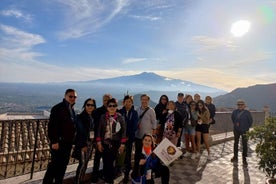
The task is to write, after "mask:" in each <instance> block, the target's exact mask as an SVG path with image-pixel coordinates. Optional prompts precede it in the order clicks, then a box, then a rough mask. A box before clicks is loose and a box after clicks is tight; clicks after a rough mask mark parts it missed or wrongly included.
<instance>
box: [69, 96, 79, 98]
mask: <svg viewBox="0 0 276 184" xmlns="http://www.w3.org/2000/svg"><path fill="white" fill-rule="evenodd" d="M69 98H77V96H69Z"/></svg>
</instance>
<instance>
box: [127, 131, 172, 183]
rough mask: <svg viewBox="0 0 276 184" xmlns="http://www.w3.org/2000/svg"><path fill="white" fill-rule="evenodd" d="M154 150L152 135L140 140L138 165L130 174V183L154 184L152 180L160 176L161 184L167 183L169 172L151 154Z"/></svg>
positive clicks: (146, 135)
mask: <svg viewBox="0 0 276 184" xmlns="http://www.w3.org/2000/svg"><path fill="white" fill-rule="evenodd" d="M154 148H155V144H154V139H153V137H152V135H150V134H145V135H144V136H143V138H142V150H141V154H140V155H139V158H140V160H139V165H135V166H134V169H133V172H132V173H131V177H132V183H134V184H135V183H142V184H154V178H155V177H160V176H161V182H162V184H168V183H169V179H170V170H169V168H168V167H167V166H165V165H163V164H162V163H161V161H160V160H159V158H158V157H157V156H156V155H155V154H154V153H153V149H154ZM154 175H155V177H154Z"/></svg>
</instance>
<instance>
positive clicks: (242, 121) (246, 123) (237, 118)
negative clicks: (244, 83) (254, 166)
mask: <svg viewBox="0 0 276 184" xmlns="http://www.w3.org/2000/svg"><path fill="white" fill-rule="evenodd" d="M237 106H238V108H237V109H235V110H234V111H233V112H232V115H231V119H232V122H233V129H234V130H233V132H234V156H233V158H231V162H238V151H239V150H238V147H239V140H240V137H242V147H243V150H242V158H243V165H244V166H247V165H248V164H247V160H246V157H247V142H248V139H247V137H246V132H247V131H248V130H249V128H250V127H251V126H252V123H253V119H252V115H251V113H250V112H249V111H248V110H246V109H245V107H246V105H245V101H244V100H241V99H240V100H238V101H237Z"/></svg>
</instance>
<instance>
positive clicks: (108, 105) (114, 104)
mask: <svg viewBox="0 0 276 184" xmlns="http://www.w3.org/2000/svg"><path fill="white" fill-rule="evenodd" d="M108 107H117V105H115V104H114V105H108Z"/></svg>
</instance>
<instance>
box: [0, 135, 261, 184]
mask: <svg viewBox="0 0 276 184" xmlns="http://www.w3.org/2000/svg"><path fill="white" fill-rule="evenodd" d="M233 143H234V142H233V140H231V141H227V142H223V143H220V144H216V145H213V146H212V147H211V154H212V161H207V153H206V150H203V152H202V155H201V156H200V158H198V159H195V160H192V159H191V158H183V159H178V160H176V161H175V162H174V164H173V166H171V167H170V184H195V183H197V184H209V183H210V184H221V183H223V184H241V183H243V184H244V183H245V184H250V183H254V184H263V183H264V182H265V179H266V176H265V174H264V172H263V171H261V170H259V169H258V161H259V159H258V158H257V156H256V153H255V152H254V150H255V147H256V143H255V142H251V141H250V142H249V148H250V149H249V150H250V151H251V154H250V157H248V159H247V160H248V167H244V166H243V164H242V156H241V155H242V154H241V153H240V152H239V157H238V163H237V164H233V163H231V162H230V159H231V158H232V156H233ZM88 170H89V171H91V168H88ZM74 176H75V172H70V173H67V174H66V179H65V180H64V184H73V181H74V180H73V178H74ZM42 177H43V174H42V175H41V177H40V179H36V180H32V181H24V182H22V183H24V184H38V183H42V180H41V178H42ZM89 177H90V175H89V174H88V176H87V178H88V179H87V182H86V183H87V184H88V183H89V184H90V182H89ZM122 177H123V176H121V177H119V178H117V179H116V180H115V184H118V183H119V182H120V181H121V180H122ZM0 183H8V184H10V183H12V182H7V181H6V182H5V181H3V182H2V181H0ZM102 183H104V181H103V180H100V181H99V182H98V184H102ZM129 183H131V182H129ZM155 183H156V184H161V179H160V178H156V179H155Z"/></svg>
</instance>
